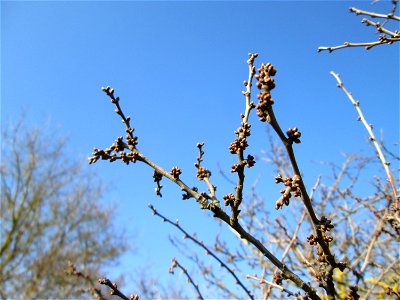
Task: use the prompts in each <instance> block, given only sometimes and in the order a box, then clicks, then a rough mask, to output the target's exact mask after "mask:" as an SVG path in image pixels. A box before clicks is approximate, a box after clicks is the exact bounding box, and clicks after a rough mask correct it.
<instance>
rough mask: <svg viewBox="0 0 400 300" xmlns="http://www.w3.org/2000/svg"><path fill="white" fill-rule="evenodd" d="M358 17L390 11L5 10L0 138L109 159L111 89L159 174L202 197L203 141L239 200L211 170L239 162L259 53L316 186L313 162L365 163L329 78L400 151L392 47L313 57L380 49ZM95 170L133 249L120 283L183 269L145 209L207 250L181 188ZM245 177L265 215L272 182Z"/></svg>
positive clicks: (120, 5) (131, 173) (125, 170)
mask: <svg viewBox="0 0 400 300" xmlns="http://www.w3.org/2000/svg"><path fill="white" fill-rule="evenodd" d="M353 5H354V6H357V7H359V8H362V9H366V10H371V9H375V10H377V11H381V12H387V11H388V10H389V8H390V7H391V4H390V1H385V2H380V3H378V4H375V5H373V6H371V3H370V2H369V1H362V2H360V1H353V2H345V1H330V2H329V1H318V2H317V1H312V2H299V1H295V2H289V1H285V2H278V1H276V2H275V1H272V2H267V1H265V2H263V1H259V2H251V1H248V2H236V1H235V2H129V1H126V2H111V1H110V2H89V1H87V2H56V1H45V2H33V1H32V2H19V1H2V2H1V122H2V126H4V124H5V123H6V122H8V121H10V120H11V121H13V120H16V119H18V117H19V115H20V113H21V112H22V111H25V112H26V114H27V117H28V120H27V122H29V124H40V123H41V122H43V121H44V120H47V119H51V122H52V123H53V124H55V126H56V127H57V128H59V130H60V133H61V134H62V135H67V136H69V139H70V143H69V148H68V151H69V153H70V155H71V156H74V157H76V158H77V159H81V160H86V158H87V157H88V156H90V154H91V151H92V149H93V147H98V148H105V147H108V146H109V145H110V144H111V143H112V142H113V141H114V139H115V138H116V137H118V136H120V135H124V127H123V125H122V123H121V121H120V120H119V118H118V116H117V115H115V113H114V112H113V110H114V107H113V106H112V104H111V103H110V101H109V99H108V98H107V97H106V95H105V94H104V93H103V92H101V90H100V88H101V86H106V85H110V86H112V87H114V88H115V90H116V95H118V96H120V98H121V105H122V107H123V108H124V110H125V112H126V113H127V114H130V115H131V116H132V125H133V127H134V128H135V129H136V133H137V135H138V136H139V148H140V150H141V151H142V152H143V153H144V154H145V155H146V156H148V157H150V158H151V159H153V161H154V162H156V163H158V164H159V165H161V166H162V167H164V168H166V169H170V168H171V167H173V166H175V165H179V166H180V167H181V168H182V170H183V175H182V178H183V179H184V180H185V181H186V182H188V184H189V185H190V186H192V185H198V186H199V187H201V189H204V190H205V189H206V187H205V186H203V185H202V184H201V183H198V182H197V180H196V177H195V169H194V166H193V163H194V162H195V159H196V156H197V151H196V147H195V145H196V143H197V142H200V141H204V142H205V152H206V154H205V161H204V165H205V166H207V167H208V168H209V169H210V170H212V171H214V172H213V174H214V175H213V177H212V179H213V181H214V183H215V184H216V185H218V187H219V190H218V191H219V193H218V195H219V196H220V197H221V195H223V194H226V193H229V192H231V191H232V190H233V188H232V187H231V186H230V185H229V184H228V183H227V182H226V181H225V180H224V179H223V178H221V176H220V175H218V164H220V165H221V167H222V169H223V170H225V171H226V172H227V173H229V169H230V165H231V164H232V163H234V162H235V161H236V157H235V156H234V155H231V154H229V151H228V146H229V144H230V142H231V141H232V140H233V139H234V138H235V135H234V133H233V132H234V130H235V129H236V128H237V127H239V126H240V118H239V114H240V113H241V112H242V111H243V109H244V97H243V96H242V94H241V90H242V89H243V85H242V82H243V80H244V79H246V78H247V76H248V69H247V64H246V60H247V53H248V52H258V53H259V54H260V55H259V58H258V60H257V64H260V63H261V62H268V61H270V62H272V63H273V64H274V65H275V67H276V68H277V70H278V73H277V76H276V83H277V88H276V89H275V90H274V91H273V97H274V99H275V103H276V104H275V111H276V114H277V117H278V119H279V120H280V122H281V125H282V127H283V128H285V129H286V128H288V127H294V126H297V127H299V128H300V131H301V132H302V133H303V138H302V143H301V144H300V145H298V146H296V151H297V156H298V157H299V163H300V166H301V167H302V168H303V172H304V174H305V180H306V181H307V183H308V184H309V185H312V184H313V183H314V181H315V179H316V177H317V176H318V175H319V174H325V175H328V174H329V169H328V168H325V169H324V168H323V167H322V166H320V165H319V164H316V163H315V161H334V162H337V163H340V162H341V161H342V157H341V155H340V152H341V151H343V152H347V153H351V152H360V153H363V154H371V153H372V150H371V148H370V147H369V146H368V144H367V143H366V137H367V135H366V132H365V129H364V128H363V127H362V126H361V124H360V123H357V122H356V117H357V115H356V112H355V110H354V108H353V107H352V105H351V104H350V102H349V101H348V100H347V98H345V96H344V94H343V93H342V92H341V91H340V90H339V89H338V88H337V87H336V82H335V80H334V78H333V77H332V76H331V75H330V74H329V71H331V70H334V71H336V72H338V73H340V74H341V76H342V80H343V81H344V83H345V84H346V86H347V87H348V88H349V89H350V90H351V91H352V92H353V94H354V96H355V97H356V98H357V99H360V100H361V104H362V108H363V110H364V113H365V114H366V116H367V119H368V120H369V121H370V122H371V123H373V124H374V125H375V129H376V132H377V133H378V134H379V130H380V129H381V128H383V129H384V137H385V140H386V142H387V143H388V145H389V146H390V148H391V149H392V150H394V149H395V148H394V147H391V145H392V144H394V143H395V142H398V140H399V46H398V44H397V45H392V46H383V47H382V46H380V47H376V48H373V49H372V50H369V51H365V50H364V49H362V48H357V49H344V50H341V51H338V52H334V53H328V52H323V53H319V54H318V53H317V51H316V49H317V48H318V46H322V45H323V46H331V45H332V46H333V45H338V44H341V43H343V42H344V41H354V42H360V41H369V40H371V41H372V40H374V39H376V34H375V30H374V29H373V28H367V27H366V26H365V25H363V24H361V22H360V21H361V19H362V18H361V17H357V16H355V15H353V14H350V13H349V12H348V7H349V6H353ZM254 100H256V99H254ZM250 122H251V124H253V134H252V136H251V137H250V139H249V144H250V147H249V153H253V154H257V155H260V154H261V150H266V149H267V148H268V143H267V140H266V135H265V134H264V132H265V125H264V124H262V123H259V122H258V119H257V118H256V116H255V114H253V116H252V117H251V119H250ZM91 168H93V169H95V170H96V171H97V172H98V174H99V176H101V177H103V178H104V180H105V181H106V182H108V184H109V186H111V188H110V189H109V191H108V192H107V193H106V194H105V195H104V199H105V201H115V202H116V203H117V204H118V216H117V217H116V218H115V222H117V223H118V226H121V227H124V228H125V230H126V232H127V233H128V234H129V236H130V237H131V239H130V243H132V244H134V245H136V248H137V252H136V253H134V255H127V256H126V257H125V258H124V260H123V261H122V263H121V265H120V266H118V272H119V271H121V272H129V273H130V274H131V275H134V274H133V273H134V272H132V270H134V269H135V268H141V267H142V266H144V265H145V266H148V265H151V267H150V270H151V271H149V272H150V274H153V275H155V274H157V275H156V276H159V277H160V278H163V277H164V276H165V277H166V278H167V279H166V280H168V278H169V277H168V276H170V275H168V274H167V271H168V267H169V265H170V260H171V258H172V257H173V256H175V255H177V256H178V258H179V255H178V253H176V251H175V249H174V248H173V247H172V246H170V245H169V243H168V234H169V232H170V231H171V229H172V228H170V227H168V226H167V225H165V224H162V222H161V221H160V220H159V219H156V218H154V217H152V215H151V213H150V211H149V209H148V208H147V205H148V203H153V204H154V205H155V206H156V207H157V208H158V209H159V210H160V212H163V213H165V214H166V215H167V216H169V217H170V218H171V219H176V218H179V219H180V220H181V223H182V225H184V226H185V227H186V228H187V229H188V230H189V232H194V231H196V232H197V233H198V234H199V235H200V236H202V238H203V239H204V240H212V236H210V234H209V232H213V230H216V229H215V228H216V227H213V226H205V225H204V223H205V222H208V221H207V220H209V219H208V218H207V217H206V216H205V214H206V213H205V212H203V211H200V209H199V208H198V206H197V204H195V203H194V202H193V201H186V202H182V201H181V200H180V194H181V193H180V191H179V190H178V189H177V188H176V187H175V186H172V185H171V184H169V183H167V182H166V181H165V180H164V182H163V184H164V186H165V187H164V190H163V194H164V197H163V198H162V199H159V198H157V197H156V196H155V194H154V187H155V186H154V183H153V182H152V178H151V175H152V171H151V170H150V169H149V168H146V167H145V166H141V165H130V166H125V165H123V164H120V163H114V164H111V165H110V164H109V163H107V162H98V163H97V164H96V165H95V166H91ZM251 171H252V172H249V175H248V184H249V186H250V185H251V184H252V183H253V182H254V180H255V178H260V182H261V183H260V187H259V189H258V191H259V192H260V193H264V194H265V196H266V197H269V201H271V203H272V204H271V210H273V203H275V200H276V198H278V195H277V193H278V192H277V187H276V186H274V185H273V177H274V176H275V175H276V174H273V173H272V168H270V167H268V166H267V165H265V164H263V163H262V162H259V163H258V164H257V165H256V167H255V168H253V169H251ZM250 173H251V174H250ZM233 178H234V176H232V179H233ZM271 189H272V190H271ZM202 234H203V235H202ZM182 286H183V287H186V286H185V283H184V282H183V283H182ZM126 288H127V289H128V290H129V285H127V286H126ZM132 292H133V291H132Z"/></svg>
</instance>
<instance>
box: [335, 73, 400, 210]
mask: <svg viewBox="0 0 400 300" xmlns="http://www.w3.org/2000/svg"><path fill="white" fill-rule="evenodd" d="M330 74H331V75H332V76H333V77H334V78H335V79H336V81H337V82H338V87H339V88H340V89H342V91H343V92H344V93H345V94H346V96H347V98H348V99H349V100H350V102H351V103H352V104H353V105H354V107H355V108H356V110H357V113H358V120H359V121H361V122H362V123H363V124H364V126H365V128H366V129H367V132H368V134H369V137H370V141H371V142H372V143H373V145H374V146H375V149H376V152H377V153H378V157H379V159H380V161H381V162H382V166H383V168H384V169H385V172H386V176H387V180H388V182H389V184H390V187H391V189H392V193H393V197H394V201H393V209H394V210H397V209H398V207H399V197H398V194H397V189H396V187H395V183H394V177H393V174H392V172H391V171H390V168H389V165H390V163H389V162H388V161H387V160H386V158H385V155H384V154H383V152H382V149H381V147H380V145H379V143H378V140H377V139H376V137H375V134H374V132H373V130H372V126H371V125H370V124H369V123H368V122H367V120H366V119H365V117H364V114H363V112H362V110H361V108H360V101H356V100H354V98H353V95H352V93H350V92H349V91H348V90H347V89H346V88H345V86H344V85H343V82H342V80H341V79H340V76H339V74H336V73H335V72H333V71H331V72H330Z"/></svg>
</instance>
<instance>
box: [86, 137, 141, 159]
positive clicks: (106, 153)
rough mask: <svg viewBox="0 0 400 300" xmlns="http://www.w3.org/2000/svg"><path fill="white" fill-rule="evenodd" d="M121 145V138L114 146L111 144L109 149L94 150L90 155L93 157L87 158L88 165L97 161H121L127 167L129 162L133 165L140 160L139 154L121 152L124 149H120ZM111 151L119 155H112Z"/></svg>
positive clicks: (135, 152)
mask: <svg viewBox="0 0 400 300" xmlns="http://www.w3.org/2000/svg"><path fill="white" fill-rule="evenodd" d="M122 144H123V141H122V138H121V140H120V139H119V138H118V139H117V140H116V143H115V144H112V145H111V146H110V147H109V148H106V149H105V150H102V149H97V148H94V149H93V153H92V155H93V156H92V157H89V164H93V163H95V162H96V161H98V160H99V159H102V160H108V161H110V162H114V161H116V160H117V159H121V160H122V161H123V162H124V163H126V164H127V165H128V164H129V163H130V162H132V163H135V162H136V161H137V160H138V159H139V158H140V155H139V153H138V152H137V151H132V152H129V153H126V152H123V151H122V150H123V149H124V148H123V147H122ZM113 151H115V152H120V155H119V156H118V155H117V154H116V153H112V152H113Z"/></svg>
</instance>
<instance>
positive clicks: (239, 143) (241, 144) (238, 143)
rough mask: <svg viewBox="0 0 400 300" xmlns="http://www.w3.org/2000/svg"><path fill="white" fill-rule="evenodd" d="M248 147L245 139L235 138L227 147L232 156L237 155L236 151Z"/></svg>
mask: <svg viewBox="0 0 400 300" xmlns="http://www.w3.org/2000/svg"><path fill="white" fill-rule="evenodd" d="M248 146H249V145H248V144H247V139H246V138H245V137H238V138H236V139H235V140H234V141H233V142H232V143H231V144H230V146H229V152H230V153H232V154H235V153H238V151H240V150H241V151H243V150H245V149H246V148H247V147H248Z"/></svg>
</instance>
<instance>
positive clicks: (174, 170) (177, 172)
mask: <svg viewBox="0 0 400 300" xmlns="http://www.w3.org/2000/svg"><path fill="white" fill-rule="evenodd" d="M169 174H171V175H172V176H173V177H174V178H175V179H179V175H181V174H182V171H181V169H180V168H179V167H173V168H172V169H171V171H170V172H169Z"/></svg>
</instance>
